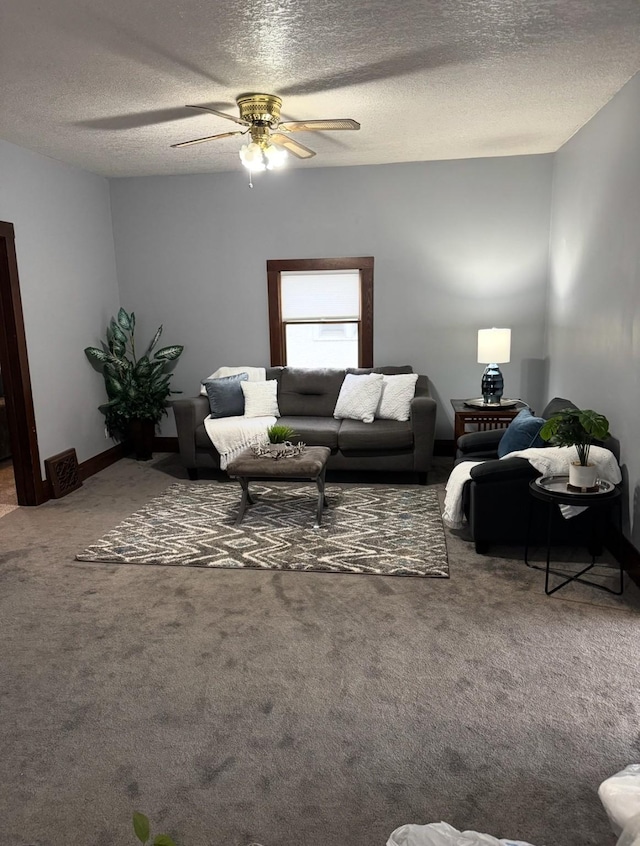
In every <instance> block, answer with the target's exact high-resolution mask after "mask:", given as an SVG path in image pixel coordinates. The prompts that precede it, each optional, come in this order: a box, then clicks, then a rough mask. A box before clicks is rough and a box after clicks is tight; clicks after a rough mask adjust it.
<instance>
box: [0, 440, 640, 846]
mask: <svg viewBox="0 0 640 846" xmlns="http://www.w3.org/2000/svg"><path fill="white" fill-rule="evenodd" d="M448 469H449V462H447V461H446V460H444V459H443V460H440V462H439V466H438V468H437V469H436V472H435V473H434V474H432V477H431V483H432V484H434V485H435V486H436V487H437V488H438V489H439V490H440V491H441V492H442V488H443V482H444V480H445V479H446V476H447V473H448ZM180 478H184V473H183V471H182V470H181V468H180V466H179V464H178V461H177V457H175V456H156V458H155V459H154V460H153V462H148V463H136V462H135V461H133V460H131V459H124V460H122V461H120V462H118V463H117V464H116V465H114V466H112V467H110V468H108V469H107V470H105V471H103V472H101V473H99V474H97V475H96V476H93V477H92V478H90V479H88V480H87V481H86V482H85V484H84V486H83V487H82V488H81V489H79V490H78V491H75V492H74V493H72V494H70V495H68V496H67V497H65V498H64V499H61V500H57V501H55V500H54V501H50V502H48V503H46V504H45V505H43V506H40V507H39V508H35V509H26V508H19V509H17V510H16V511H13V512H11V513H9V514H7V515H6V516H4V517H2V518H1V519H0V539H1V540H0V543H1V546H0V662H1V663H0V843H2V844H3V846H4V844H7V846H24V845H25V844H37V846H45V845H46V846H63V845H64V846H69V845H70V844H73V845H74V846H75V845H76V844H78V846H94V844H95V846H107V844H129V843H133V842H134V838H133V834H132V832H131V829H130V818H131V814H132V812H133V811H134V810H140V811H143V812H144V813H146V814H147V815H148V816H149V817H150V818H151V820H152V824H153V827H154V829H155V830H156V831H158V830H162V831H167V832H168V833H170V834H172V835H173V836H174V837H175V839H176V842H177V843H178V844H179V846H214V844H216V846H221V844H225V846H245V844H248V843H249V842H250V841H258V842H260V843H262V844H265V846H300V844H304V846H329V844H337V843H340V844H348V845H349V846H373V844H381V846H384V844H385V843H386V840H387V838H388V836H389V834H390V832H391V831H392V830H393V829H394V828H396V827H397V826H399V825H401V824H403V823H407V822H415V823H427V822H432V821H439V820H445V821H447V822H449V823H451V824H452V825H454V826H456V827H457V828H460V829H463V828H469V829H475V830H479V831H483V832H488V833H490V834H494V835H496V836H499V837H512V838H514V839H515V838H518V839H521V840H528V841H529V842H531V843H532V844H535V846H554V845H555V844H563V846H589V844H594V846H595V844H598V846H603V844H613V843H614V842H615V837H614V836H613V835H612V834H611V831H610V827H609V824H608V821H607V818H606V815H605V813H604V810H603V808H602V806H601V804H600V802H599V800H598V797H597V792H596V791H597V787H598V785H599V783H600V782H601V781H602V780H603V779H604V778H606V777H607V776H609V775H611V774H612V773H614V772H616V771H617V770H619V769H621V768H622V767H623V766H625V765H626V764H628V763H631V762H633V761H638V760H639V759H640V735H639V729H638V727H639V725H640V699H639V697H638V695H637V691H638V643H639V642H640V613H639V612H640V591H638V589H637V588H636V587H635V586H634V585H633V584H632V583H630V582H627V589H626V592H625V594H624V595H623V596H622V597H620V598H615V597H609V596H608V595H605V594H603V593H601V592H599V591H595V590H593V589H591V588H589V587H587V586H578V585H576V586H570V587H568V588H567V589H565V590H562V591H560V592H559V593H558V594H556V595H554V596H553V597H546V596H545V594H544V589H543V581H544V575H543V574H542V573H540V572H537V571H534V570H528V569H527V568H526V567H525V566H524V564H523V562H522V550H520V549H517V548H505V549H496V550H493V551H492V554H491V555H490V556H477V555H476V554H475V553H474V550H473V545H472V544H471V543H470V542H469V541H468V540H467V539H465V536H464V532H462V533H453V532H448V533H447V544H448V550H449V560H450V567H451V578H450V579H449V580H444V579H412V578H406V579H404V578H399V577H398V578H394V577H381V576H361V575H353V576H352V575H337V574H325V573H300V572H291V573H286V572H284V573H282V572H278V573H273V572H256V571H241V572H238V571H234V570H213V571H208V570H202V569H198V568H192V567H185V568H177V567H160V566H158V567H155V566H151V567H148V566H147V567H144V566H137V565H106V564H95V563H85V562H77V561H74V555H75V554H76V552H78V551H80V550H81V549H84V548H85V547H86V546H87V545H89V544H90V543H91V542H93V541H95V540H96V539H98V538H99V537H100V536H101V535H103V534H104V533H105V532H107V531H108V530H109V529H111V528H113V526H114V525H115V524H116V523H118V522H119V521H120V520H122V519H123V518H125V517H126V516H128V515H129V514H130V513H131V512H132V511H134V510H136V509H138V508H139V507H140V506H142V505H143V504H144V503H145V502H146V501H147V500H148V499H149V498H150V497H152V496H155V495H156V494H158V493H160V492H161V491H162V490H164V489H165V488H166V487H168V486H169V485H170V484H172V483H173V482H174V481H175V480H176V479H180ZM343 478H344V477H343ZM339 481H340V483H342V481H343V480H342V479H341V480H339ZM229 484H231V483H229ZM576 556H577V553H576Z"/></svg>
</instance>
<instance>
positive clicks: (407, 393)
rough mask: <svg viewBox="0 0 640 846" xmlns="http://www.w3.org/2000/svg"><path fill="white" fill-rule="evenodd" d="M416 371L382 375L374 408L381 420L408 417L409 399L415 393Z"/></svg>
mask: <svg viewBox="0 0 640 846" xmlns="http://www.w3.org/2000/svg"><path fill="white" fill-rule="evenodd" d="M417 381H418V374H417V373H399V374H398V375H397V376H383V377H382V394H381V395H380V402H379V403H378V408H377V410H376V417H379V418H380V419H381V420H400V421H402V422H404V421H406V420H408V419H409V416H410V414H411V400H412V399H413V398H414V396H415V393H416V382H417Z"/></svg>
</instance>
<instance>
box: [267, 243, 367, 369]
mask: <svg viewBox="0 0 640 846" xmlns="http://www.w3.org/2000/svg"><path fill="white" fill-rule="evenodd" d="M267 282H268V293H269V333H270V337H271V365H272V366H273V367H275V366H277V365H284V364H288V365H290V366H292V367H373V258H372V257H365V258H329V259H286V260H277V261H276V260H271V261H268V262H267Z"/></svg>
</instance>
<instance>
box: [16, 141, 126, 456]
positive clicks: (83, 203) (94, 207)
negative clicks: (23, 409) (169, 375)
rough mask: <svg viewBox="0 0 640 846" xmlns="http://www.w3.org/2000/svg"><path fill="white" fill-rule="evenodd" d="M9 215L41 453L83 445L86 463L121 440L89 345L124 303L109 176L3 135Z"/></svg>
mask: <svg viewBox="0 0 640 846" xmlns="http://www.w3.org/2000/svg"><path fill="white" fill-rule="evenodd" d="M0 220H4V221H8V222H10V223H13V224H14V226H15V234H16V253H17V258H18V273H19V276H20V292H21V295H22V307H23V311H24V321H25V331H26V336H27V349H28V356H29V367H30V371H31V382H32V388H33V402H34V407H35V416H36V428H37V433H38V445H39V449H40V457H41V460H42V462H44V459H45V458H48V457H49V456H51V455H54V454H56V453H58V452H61V451H62V450H64V449H68V448H69V447H75V449H76V451H77V454H78V460H79V461H84V460H85V459H87V458H90V457H91V456H93V455H96V454H97V453H99V452H102V451H103V450H105V449H106V448H107V447H110V446H112V442H111V441H110V440H109V441H105V438H104V418H103V417H102V415H101V414H100V412H99V411H98V410H97V406H98V405H99V404H100V403H102V402H104V399H105V394H104V384H103V382H102V378H101V377H100V376H99V375H98V374H97V373H96V372H95V371H94V370H93V369H92V367H91V365H90V364H89V362H88V361H87V359H86V357H85V355H84V353H83V350H84V348H85V347H86V346H89V345H90V344H95V343H96V342H97V341H98V340H99V338H100V332H101V331H103V329H104V325H106V322H107V321H108V319H109V317H110V316H111V314H112V313H114V311H117V308H118V286H117V280H116V267H115V255H114V248H113V232H112V227H111V213H110V204H109V190H108V184H107V181H106V179H103V178H102V177H100V176H95V175H94V174H90V173H86V172H85V171H81V170H78V169H77V168H73V167H69V166H68V165H64V164H60V163H59V162H56V161H53V160H52V159H47V158H45V157H44V156H40V155H38V154H37V153H31V152H29V151H28V150H24V149H22V148H21V147H16V146H15V145H13V144H8V143H6V142H3V141H0Z"/></svg>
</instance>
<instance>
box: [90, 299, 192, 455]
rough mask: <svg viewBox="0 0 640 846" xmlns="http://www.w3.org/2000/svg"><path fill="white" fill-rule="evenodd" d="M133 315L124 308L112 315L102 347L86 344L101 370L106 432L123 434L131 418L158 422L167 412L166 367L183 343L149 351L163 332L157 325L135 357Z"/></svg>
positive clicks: (175, 356)
mask: <svg viewBox="0 0 640 846" xmlns="http://www.w3.org/2000/svg"><path fill="white" fill-rule="evenodd" d="M135 327H136V316H135V314H134V313H133V312H131V314H128V313H127V312H126V311H125V310H124V309H123V308H121V309H120V311H119V312H118V316H117V318H115V317H112V318H111V322H110V324H109V325H108V326H107V340H106V343H105V342H104V341H103V343H102V349H98V348H97V347H87V348H86V349H85V353H86V355H87V356H88V357H89V359H90V360H91V361H93V362H96V363H97V364H98V365H99V366H100V367H101V370H102V375H103V377H104V384H105V388H106V391H107V397H108V402H106V403H104V405H101V406H99V409H100V411H101V412H102V413H103V414H104V417H105V422H106V424H107V429H108V431H109V434H110V435H111V436H113V437H117V438H120V439H122V438H124V437H126V434H127V430H128V427H129V423H130V422H131V421H132V420H149V421H152V422H153V423H154V425H157V424H158V423H159V422H160V420H161V418H162V415H163V414H166V413H167V398H168V397H169V395H170V394H172V393H179V391H172V390H171V389H170V388H169V382H170V380H171V375H172V374H171V373H168V372H167V370H168V368H169V365H170V363H171V362H173V361H176V360H177V359H178V358H179V357H180V356H181V355H182V351H183V349H184V347H182V346H179V345H174V346H171V347H162V349H159V350H157V352H155V353H153V357H152V355H151V354H152V352H153V350H154V349H155V346H156V344H157V343H158V340H159V338H160V335H161V334H162V326H160V327H159V328H158V330H157V331H156V333H155V335H154V336H153V339H152V340H151V343H150V344H149V345H148V346H147V348H146V349H145V351H144V353H143V354H142V355H141V356H140V358H138V357H137V353H136V345H135Z"/></svg>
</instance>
